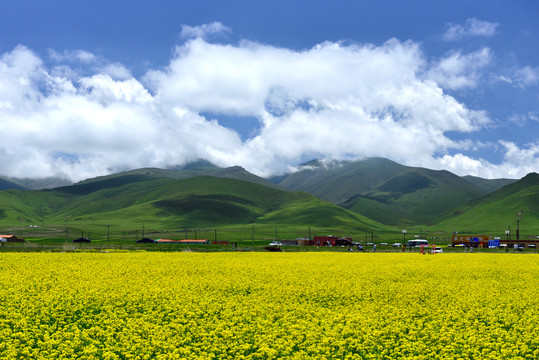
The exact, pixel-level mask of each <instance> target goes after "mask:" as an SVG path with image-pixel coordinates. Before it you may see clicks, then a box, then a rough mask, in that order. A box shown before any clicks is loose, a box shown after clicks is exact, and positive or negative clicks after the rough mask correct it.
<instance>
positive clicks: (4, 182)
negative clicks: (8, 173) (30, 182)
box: [0, 177, 27, 191]
mask: <svg viewBox="0 0 539 360" xmlns="http://www.w3.org/2000/svg"><path fill="white" fill-rule="evenodd" d="M8 189H20V190H24V189H27V187H26V186H24V185H23V184H21V183H18V182H14V181H12V180H8V179H5V178H1V177H0V191H2V190H8Z"/></svg>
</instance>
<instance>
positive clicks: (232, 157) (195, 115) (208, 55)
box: [0, 37, 537, 180]
mask: <svg viewBox="0 0 539 360" xmlns="http://www.w3.org/2000/svg"><path fill="white" fill-rule="evenodd" d="M68 53H69V52H68ZM489 58H490V52H489V50H488V49H483V50H480V51H479V52H477V53H472V54H467V55H466V54H464V55H463V54H460V53H454V54H452V55H450V56H449V57H448V58H447V59H442V60H440V62H439V63H437V64H435V66H434V67H433V68H432V69H431V68H430V67H429V64H428V62H427V61H426V60H425V57H424V55H423V53H422V51H421V49H420V47H419V45H418V44H417V43H414V42H411V41H408V42H400V41H397V40H394V39H393V40H390V41H388V42H386V43H384V44H382V45H380V46H374V45H357V44H353V45H343V44H341V43H331V42H328V43H323V44H320V45H317V46H315V47H313V48H312V49H308V50H305V51H293V50H289V49H284V48H276V47H272V46H267V45H264V44H259V43H252V42H241V43H240V44H239V45H235V46H232V45H218V44H211V43H208V42H207V41H205V40H203V39H202V38H201V37H197V38H195V39H192V40H190V41H187V42H186V43H185V44H183V45H182V46H179V47H178V48H177V51H176V53H175V55H174V57H173V58H172V59H171V60H170V64H169V66H168V67H167V68H165V69H157V70H152V71H149V72H148V73H147V74H146V76H145V77H144V80H143V81H142V82H141V81H139V80H138V79H135V78H134V77H133V76H132V75H131V73H130V72H129V70H128V69H127V68H125V67H124V66H123V65H122V64H112V65H111V64H109V63H107V62H106V61H103V60H102V59H98V61H96V63H95V64H92V65H90V66H89V68H90V70H91V71H93V72H92V73H90V74H88V72H89V70H88V69H84V70H82V71H83V72H84V73H80V72H79V71H78V70H77V68H71V67H70V66H68V65H65V64H58V65H57V66H54V67H52V68H47V67H46V66H45V65H44V64H43V62H42V61H41V59H40V58H39V57H38V56H37V55H36V54H34V53H33V52H32V51H31V50H29V49H27V48H25V47H22V46H19V47H17V48H15V49H14V50H13V51H11V52H8V53H6V54H3V55H2V56H1V57H0V78H1V79H2V81H1V82H0V123H1V124H0V137H1V138H3V139H10V141H9V142H3V143H1V144H0V163H1V164H2V172H3V173H2V174H1V175H10V176H19V177H35V176H43V177H45V176H55V175H56V176H64V177H68V178H70V179H72V180H81V179H84V178H88V177H92V176H97V175H103V174H107V173H110V172H113V171H118V170H123V169H130V168H137V167H144V166H156V167H166V166H171V165H179V164H184V163H186V162H188V161H193V160H196V159H199V158H203V159H207V160H209V161H212V162H214V163H216V164H217V165H221V166H230V165H241V166H244V167H245V168H246V169H247V170H249V171H252V172H254V173H256V174H259V175H262V176H264V175H270V174H275V173H279V172H283V171H286V170H288V169H290V168H291V167H293V166H295V165H297V164H298V162H300V161H301V160H302V159H305V158H306V157H311V158H314V157H326V158H336V159H350V158H362V157H366V156H384V157H388V158H390V159H393V160H395V161H399V162H401V163H404V164H410V165H421V166H427V165H432V166H439V167H442V166H444V167H446V168H449V169H454V170H455V171H457V170H458V171H474V172H477V173H481V172H484V173H488V171H489V169H495V167H494V166H492V165H490V164H488V163H487V162H485V161H484V160H481V159H471V158H468V157H466V155H462V154H461V155H459V156H453V157H449V156H447V157H441V158H439V157H438V156H437V155H436V154H440V153H447V152H448V151H450V150H451V151H455V150H457V151H464V150H466V149H469V148H470V147H473V146H474V144H473V143H472V142H471V141H469V140H468V141H467V140H463V141H458V142H457V141H454V140H452V139H451V138H450V137H449V136H448V135H447V133H448V132H458V133H463V134H466V133H473V132H474V131H477V130H480V129H481V128H482V127H483V126H484V125H485V124H487V123H488V122H489V119H488V116H487V115H486V114H485V112H483V111H476V110H471V109H468V108H467V107H466V106H465V105H464V104H462V103H461V102H459V101H457V100H456V99H455V98H453V97H451V96H448V95H447V94H445V93H444V91H443V87H442V85H443V86H448V85H447V84H446V82H447V81H446V80H445V79H447V78H451V76H453V77H458V76H464V77H468V78H473V73H470V72H468V70H465V69H464V67H465V66H466V64H470V63H471V62H473V61H476V62H481V61H483V62H484V63H485V64H487V63H488V61H489ZM463 66H464V67H463ZM478 66H479V65H478ZM425 74H430V75H431V76H430V77H429V76H427V77H425ZM433 74H434V75H433ZM439 76H442V77H439ZM443 76H445V77H443ZM475 81H477V80H475ZM205 112H211V113H213V114H215V118H216V119H215V120H213V119H208V118H205V117H203V116H201V115H200V114H201V113H205ZM221 114H222V115H226V116H229V117H230V116H232V117H233V116H237V115H241V116H247V117H249V118H252V119H253V124H252V127H258V129H259V130H258V132H257V133H256V134H255V135H253V137H251V138H250V139H247V140H245V141H242V140H241V138H240V136H239V135H238V133H237V132H236V131H234V130H233V129H230V128H226V127H224V126H222V125H221V124H220V123H219V117H220V115H221ZM13 144H17V145H16V146H13ZM504 145H505V144H504ZM506 149H507V152H508V154H510V155H511V160H513V159H515V156H514V155H512V154H514V153H517V152H518V150H514V149H513V148H512V147H511V146H506ZM526 151H529V154H528V160H529V158H530V157H532V158H533V156H534V155H533V154H534V151H537V147H534V146H530V147H529V149H528V150H526ZM521 152H522V150H521ZM535 154H536V153H535ZM508 156H509V155H508ZM516 158H518V157H516ZM517 160H518V159H517ZM521 160H522V159H521ZM478 162H479V163H478ZM508 164H509V162H508ZM520 165H521V164H520V163H515V165H514V166H513V168H510V167H509V165H504V166H506V167H503V168H500V169H502V170H503V171H505V173H504V174H501V175H506V174H511V171H510V170H511V169H517V168H518V166H520ZM485 169H486V170H485ZM523 169H527V167H523ZM492 173H494V172H492Z"/></svg>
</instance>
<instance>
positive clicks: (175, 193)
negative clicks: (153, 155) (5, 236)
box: [0, 158, 539, 229]
mask: <svg viewBox="0 0 539 360" xmlns="http://www.w3.org/2000/svg"><path fill="white" fill-rule="evenodd" d="M537 177H538V175H537V174H534V173H532V174H529V175H528V176H526V177H525V178H523V179H521V180H514V179H494V180H489V179H481V178H477V177H471V176H465V177H459V176H457V175H455V174H452V173H450V172H448V171H443V170H442V171H439V170H430V169H425V168H420V167H408V166H404V165H400V164H398V163H395V162H393V161H390V160H387V159H383V158H367V159H363V160H358V161H322V160H315V161H311V162H308V163H305V164H303V165H302V166H301V167H300V168H299V169H298V171H296V172H294V173H291V174H286V175H283V176H280V177H275V178H271V179H264V178H261V177H258V176H256V175H253V174H251V173H249V172H248V171H246V170H245V169H243V168H241V167H239V166H234V167H229V168H220V167H217V166H215V165H213V164H211V163H208V162H206V161H199V162H197V163H193V164H189V165H188V166H184V167H178V168H169V169H156V168H143V169H136V170H131V171H126V172H122V173H118V174H113V175H108V176H102V177H97V178H93V179H88V180H85V181H82V182H79V183H77V184H72V185H68V186H60V187H54V188H52V189H41V190H28V188H29V187H25V185H24V182H22V181H13V180H12V179H0V189H3V191H0V225H1V224H9V223H44V222H46V223H55V224H66V223H70V222H73V221H75V222H77V223H90V222H98V223H101V224H105V223H110V222H111V221H117V222H120V223H122V224H125V225H127V224H135V223H137V222H140V221H147V219H153V221H158V222H159V223H162V224H165V225H171V224H176V225H177V224H180V223H181V224H183V226H210V225H211V226H217V225H231V224H249V223H288V224H297V225H317V226H346V227H352V228H365V229H382V228H386V229H387V228H394V227H400V226H409V225H417V224H423V225H430V226H434V225H436V226H437V227H440V228H444V229H454V228H458V227H462V226H464V227H468V228H471V229H473V228H485V229H487V228H489V227H492V226H497V225H499V224H500V223H502V224H503V223H514V217H515V216H516V214H517V213H520V214H521V215H519V216H521V217H522V214H525V215H524V216H525V217H524V219H525V221H528V222H530V221H533V222H534V223H539V222H538V221H537V220H539V219H538V218H536V217H535V215H533V214H536V213H538V212H537V210H539V208H538V207H539V205H537V204H539V201H537V200H538V198H537V197H538V196H539V195H538V194H539V185H538V183H539V181H538V180H537ZM26 183H27V184H28V182H26ZM34 184H35V182H34ZM8 189H9V190H8ZM145 219H146V220H145ZM523 221H524V220H523ZM535 227H539V226H537V225H535Z"/></svg>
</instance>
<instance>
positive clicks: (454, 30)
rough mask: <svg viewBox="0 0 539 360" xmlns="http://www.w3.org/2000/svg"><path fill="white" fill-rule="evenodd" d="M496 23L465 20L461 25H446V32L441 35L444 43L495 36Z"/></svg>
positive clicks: (472, 19) (471, 19) (474, 19)
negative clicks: (473, 37)
mask: <svg viewBox="0 0 539 360" xmlns="http://www.w3.org/2000/svg"><path fill="white" fill-rule="evenodd" d="M498 26H499V24H498V23H493V22H488V21H484V20H479V19H476V18H469V19H466V21H465V22H464V24H463V25H461V24H454V23H449V24H447V25H446V31H445V33H444V34H443V35H442V38H443V39H444V40H445V41H457V40H461V39H462V38H464V37H468V36H487V37H491V36H494V35H495V34H496V28H497V27H498Z"/></svg>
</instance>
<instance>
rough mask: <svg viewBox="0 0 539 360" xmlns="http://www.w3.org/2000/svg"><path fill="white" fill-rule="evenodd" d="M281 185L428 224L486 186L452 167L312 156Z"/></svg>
mask: <svg viewBox="0 0 539 360" xmlns="http://www.w3.org/2000/svg"><path fill="white" fill-rule="evenodd" d="M279 185H281V186H282V187H284V188H286V189H289V190H295V191H298V190H302V191H307V192H309V193H311V194H313V195H315V196H317V197H319V198H321V199H324V200H327V201H330V202H332V203H334V204H337V205H340V206H342V207H344V208H346V209H349V210H352V211H354V212H357V213H360V214H362V215H364V216H366V217H368V218H371V219H374V220H376V221H378V222H381V223H384V224H388V225H406V224H428V223H431V222H432V220H433V219H434V218H435V217H436V216H439V215H440V214H443V213H444V212H446V211H448V210H449V209H451V208H453V207H456V206H459V205H461V204H463V203H466V202H467V201H469V200H471V199H474V198H477V197H480V196H483V195H485V194H486V193H487V191H486V190H483V189H481V188H480V187H478V186H476V185H474V184H472V183H470V182H468V181H466V180H464V179H462V178H461V177H458V176H457V175H454V174H452V173H450V172H448V171H436V170H430V169H425V168H418V167H408V166H404V165H400V164H397V163H395V162H393V161H390V160H387V159H382V158H368V159H364V160H359V161H342V162H333V163H329V164H324V163H320V162H311V163H308V164H306V165H305V166H304V167H303V169H302V170H300V171H298V172H296V173H294V174H291V175H290V176H287V177H285V178H284V179H282V180H281V181H280V182H279Z"/></svg>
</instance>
